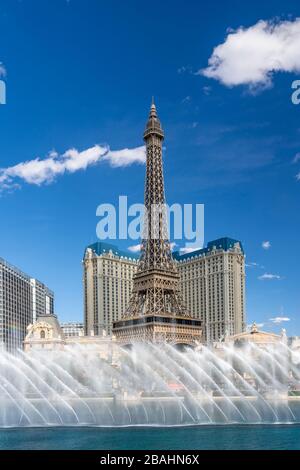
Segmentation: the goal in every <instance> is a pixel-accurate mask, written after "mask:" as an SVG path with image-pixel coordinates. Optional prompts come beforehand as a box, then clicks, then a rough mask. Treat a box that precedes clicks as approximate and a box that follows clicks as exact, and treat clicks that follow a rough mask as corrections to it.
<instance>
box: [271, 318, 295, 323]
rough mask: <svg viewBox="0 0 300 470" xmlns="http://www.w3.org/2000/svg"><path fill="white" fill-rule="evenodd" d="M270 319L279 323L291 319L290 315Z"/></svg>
mask: <svg viewBox="0 0 300 470" xmlns="http://www.w3.org/2000/svg"><path fill="white" fill-rule="evenodd" d="M270 321H271V322H273V323H276V324H278V323H282V322H285V321H291V319H290V318H289V317H275V318H270Z"/></svg>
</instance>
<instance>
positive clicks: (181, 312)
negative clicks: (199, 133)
mask: <svg viewBox="0 0 300 470" xmlns="http://www.w3.org/2000/svg"><path fill="white" fill-rule="evenodd" d="M163 140H164V132H163V129H162V127H161V124H160V121H159V118H158V115H157V110H156V106H155V104H154V100H153V98H152V104H151V107H150V114H149V118H148V121H147V124H146V129H145V132H144V141H145V144H146V154H147V159H146V179H145V217H144V232H143V240H142V248H141V256H140V259H139V263H138V268H137V272H136V274H135V275H134V277H133V289H132V294H131V298H130V301H129V305H128V308H127V310H126V311H125V312H124V314H123V317H122V319H121V320H119V321H116V322H115V323H114V328H113V332H114V334H116V336H117V338H118V340H119V341H121V342H125V343H126V342H130V341H140V340H143V341H145V340H146V341H160V340H163V341H169V342H174V341H175V342H178V341H180V342H182V343H188V344H192V343H193V342H194V341H195V340H200V338H201V334H202V330H201V321H200V320H196V319H192V318H191V317H190V316H189V314H188V313H187V311H186V309H185V306H184V304H183V302H182V298H181V292H180V285H179V274H178V271H177V266H176V264H175V262H174V261H173V258H172V252H171V248H170V242H169V238H168V228H167V218H166V205H165V190H164V176H163V161H162V142H163Z"/></svg>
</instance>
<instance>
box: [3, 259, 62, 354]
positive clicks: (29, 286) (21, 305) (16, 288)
mask: <svg viewBox="0 0 300 470" xmlns="http://www.w3.org/2000/svg"><path fill="white" fill-rule="evenodd" d="M53 304H54V294H53V292H52V291H50V290H49V289H48V288H47V287H46V286H45V285H44V284H43V283H41V282H40V281H37V280H36V279H32V278H31V277H30V276H28V275H27V274H25V273H23V272H22V271H20V270H19V269H18V268H16V267H15V266H12V265H11V264H9V263H8V262H7V261H5V260H4V259H2V258H0V348H4V349H6V350H7V351H14V350H16V349H17V348H21V347H22V343H23V340H24V338H25V336H26V329H27V326H28V325H29V324H30V323H33V322H34V321H35V320H36V318H37V316H38V315H41V314H43V313H48V314H51V313H53Z"/></svg>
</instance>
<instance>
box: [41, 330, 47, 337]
mask: <svg viewBox="0 0 300 470" xmlns="http://www.w3.org/2000/svg"><path fill="white" fill-rule="evenodd" d="M45 337H46V334H45V330H42V331H41V339H45Z"/></svg>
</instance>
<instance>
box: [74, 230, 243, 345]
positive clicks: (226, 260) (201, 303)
mask: <svg viewBox="0 0 300 470" xmlns="http://www.w3.org/2000/svg"><path fill="white" fill-rule="evenodd" d="M138 258H139V257H138V256H137V255H134V254H131V253H129V252H126V251H121V250H118V249H117V248H116V247H115V246H114V245H110V244H107V243H103V242H97V243H94V244H92V245H89V246H88V247H87V248H86V250H85V253H84V259H83V286H84V331H85V334H86V335H91V334H92V335H93V334H94V335H100V336H101V335H103V332H106V333H107V334H108V335H111V333H112V325H113V322H115V321H118V320H120V319H121V316H122V313H124V311H125V310H126V308H127V306H128V302H129V299H130V294H131V291H132V287H133V275H134V273H135V272H136V270H137V263H138ZM173 258H174V259H175V260H176V261H177V265H178V271H179V275H180V285H181V292H182V296H183V300H184V303H185V305H186V307H187V310H188V311H189V313H190V314H191V316H192V317H193V318H195V319H199V320H201V322H202V328H203V340H204V341H206V342H214V341H219V340H220V339H222V338H225V337H226V336H232V335H235V334H238V333H241V332H242V331H244V330H245V326H246V319H245V316H246V314H245V255H244V250H243V246H242V244H241V242H240V241H238V240H234V239H231V238H228V237H224V238H220V239H218V240H214V241H211V242H209V243H208V244H207V247H206V248H203V249H201V250H197V251H194V252H192V253H189V254H184V255H180V254H179V253H178V252H175V253H173Z"/></svg>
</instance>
